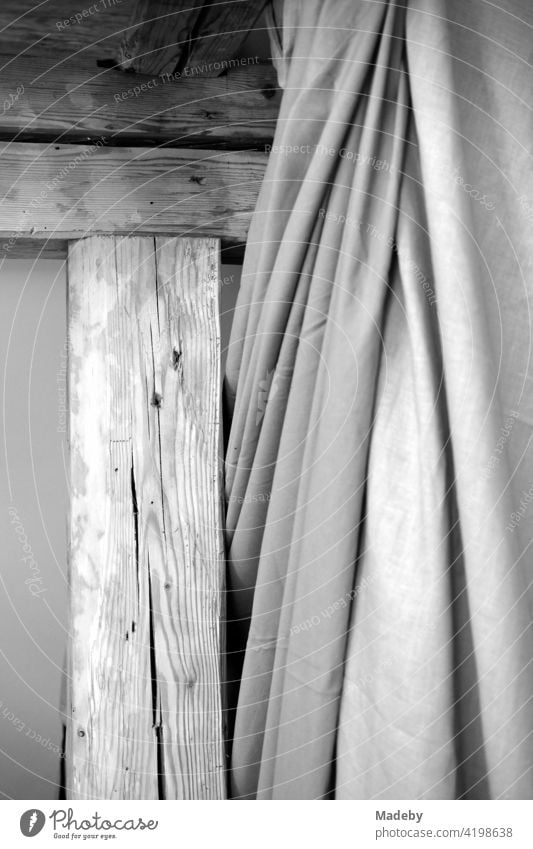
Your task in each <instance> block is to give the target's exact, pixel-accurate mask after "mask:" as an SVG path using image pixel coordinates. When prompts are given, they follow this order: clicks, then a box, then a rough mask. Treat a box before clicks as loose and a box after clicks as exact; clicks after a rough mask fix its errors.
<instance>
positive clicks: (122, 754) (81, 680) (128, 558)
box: [67, 236, 224, 799]
mask: <svg viewBox="0 0 533 849" xmlns="http://www.w3.org/2000/svg"><path fill="white" fill-rule="evenodd" d="M68 279H69V333H70V340H69V341H70V348H69V356H70V364H69V393H70V448H71V513H70V577H71V632H72V637H71V655H72V656H71V673H72V682H71V696H72V698H71V701H72V718H71V723H70V729H69V736H68V770H67V795H68V797H69V798H93V799H114V798H119V799H157V798H166V799H189V798H195V799H219V798H223V797H224V771H223V740H222V717H221V700H220V610H221V594H222V580H223V574H222V564H223V555H222V532H221V519H220V492H221V487H220V472H219V470H220V464H219V347H220V345H219V331H218V305H217V298H218V279H219V243H218V241H217V240H214V239H179V238H169V239H165V238H160V237H158V238H155V239H153V238H150V237H142V238H126V239H121V238H119V237H112V236H104V237H102V236H93V237H91V238H89V239H86V240H81V241H78V242H73V243H71V245H70V248H69V258H68Z"/></svg>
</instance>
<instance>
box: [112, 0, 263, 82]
mask: <svg viewBox="0 0 533 849" xmlns="http://www.w3.org/2000/svg"><path fill="white" fill-rule="evenodd" d="M265 6H266V0H225V2H224V0H217V2H207V3H206V2H205V0H155V2H154V0H137V3H136V6H135V9H134V11H133V15H132V19H131V22H130V27H129V28H128V29H127V30H126V32H125V34H124V37H123V39H122V41H121V45H120V49H119V56H118V60H119V64H120V66H121V68H123V70H134V71H136V72H137V73H142V74H161V73H172V72H173V71H175V70H181V69H184V68H193V67H195V68H197V69H200V68H201V73H203V74H206V75H207V76H218V75H219V74H220V73H221V72H222V70H223V68H221V67H218V68H217V67H215V66H216V65H220V64H221V63H223V62H227V61H228V60H230V59H232V58H233V57H235V56H236V55H237V53H238V51H239V48H240V46H241V44H242V43H243V41H244V40H245V39H246V36H247V35H248V32H249V31H250V29H251V28H252V27H253V25H254V24H255V22H256V20H257V18H258V17H259V15H260V14H261V12H262V11H263V9H264V7H265Z"/></svg>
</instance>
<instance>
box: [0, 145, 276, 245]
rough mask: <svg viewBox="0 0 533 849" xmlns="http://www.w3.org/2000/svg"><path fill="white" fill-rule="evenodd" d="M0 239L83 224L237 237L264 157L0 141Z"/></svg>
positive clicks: (70, 233) (69, 230) (89, 230)
mask: <svg viewBox="0 0 533 849" xmlns="http://www.w3.org/2000/svg"><path fill="white" fill-rule="evenodd" d="M0 159H1V161H2V169H0V197H1V198H2V203H1V204H0V242H1V243H2V244H7V243H8V242H12V243H13V244H12V248H11V252H10V255H11V256H12V257H14V256H15V255H16V243H17V238H18V237H21V238H27V237H29V236H32V237H33V238H35V239H49V240H52V241H62V240H65V239H73V238H79V237H82V236H87V235H91V234H98V233H101V234H104V233H114V234H117V235H119V234H120V235H143V234H165V233H166V234H169V235H190V236H204V235H205V236H214V237H217V238H221V239H222V242H223V245H224V246H225V247H227V246H232V245H241V244H243V243H244V242H245V241H246V235H247V232H248V226H249V222H250V217H251V214H252V212H253V209H254V207H255V203H256V199H257V195H258V192H259V188H260V185H261V181H262V178H263V175H264V171H265V167H266V159H267V155H266V154H263V153H257V152H246V151H234V152H225V151H224V152H222V151H197V150H174V149H166V148H165V149H162V150H157V149H144V148H133V149H129V148H108V147H106V146H104V145H100V146H97V145H92V146H83V145H75V146H74V145H53V146H51V145H50V146H47V145H33V144H24V143H20V144H19V143H4V144H0Z"/></svg>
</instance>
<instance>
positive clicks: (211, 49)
mask: <svg viewBox="0 0 533 849" xmlns="http://www.w3.org/2000/svg"><path fill="white" fill-rule="evenodd" d="M265 6H266V0H245V2H242V0H228V2H226V3H220V2H218V3H206V4H205V5H204V8H203V11H202V16H201V18H200V22H199V25H198V27H197V30H196V33H195V36H194V38H193V39H192V40H191V43H190V48H189V53H188V55H187V57H186V63H187V65H188V66H189V67H190V68H196V69H198V70H199V71H201V73H202V74H205V75H206V76H211V77H216V76H218V75H219V74H220V73H221V67H222V68H223V67H224V63H226V62H227V61H228V60H230V59H231V58H232V57H236V56H237V55H238V52H239V48H240V47H241V45H242V43H243V41H244V40H245V39H246V37H247V35H248V33H249V31H250V30H251V29H252V27H253V26H254V24H255V23H256V21H257V19H258V18H259V16H260V14H261V12H262V11H263V9H264V8H265Z"/></svg>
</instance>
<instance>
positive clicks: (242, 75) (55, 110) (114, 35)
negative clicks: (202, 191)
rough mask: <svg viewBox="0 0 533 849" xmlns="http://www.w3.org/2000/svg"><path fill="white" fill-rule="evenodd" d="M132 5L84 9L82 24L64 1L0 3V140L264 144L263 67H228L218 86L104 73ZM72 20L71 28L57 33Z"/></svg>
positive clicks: (269, 74) (271, 84)
mask: <svg viewBox="0 0 533 849" xmlns="http://www.w3.org/2000/svg"><path fill="white" fill-rule="evenodd" d="M134 5H135V4H134V3H133V2H132V0H122V2H121V3H120V4H116V5H111V4H110V5H106V6H105V8H100V7H99V6H98V5H97V4H96V7H95V5H94V4H93V6H90V4H89V6H87V7H85V9H86V10H87V9H88V8H89V7H90V8H93V9H94V8H96V9H97V11H96V12H94V13H92V14H87V16H86V17H83V8H82V9H78V8H74V7H73V6H72V3H70V2H69V0H47V2H46V3H39V4H37V5H36V4H35V3H32V2H30V0H2V3H1V4H0V74H1V79H2V95H3V97H2V100H1V101H0V139H3V140H10V139H14V138H16V140H18V141H63V142H67V141H76V142H79V141H90V140H92V139H96V138H100V137H102V136H103V137H105V138H106V140H107V142H108V143H109V144H135V145H143V144H144V145H146V146H148V145H150V144H152V143H165V144H172V145H176V146H196V145H204V146H206V145H211V146H212V147H218V146H225V147H231V148H233V149H237V148H244V147H254V146H260V145H264V144H268V143H270V141H271V140H272V137H273V132H274V128H275V121H276V117H277V113H278V110H279V99H280V95H279V92H278V91H277V89H276V78H275V75H274V72H273V70H272V68H271V67H270V66H268V65H259V64H252V63H248V64H246V65H243V66H238V65H237V64H236V63H228V64H227V65H225V68H226V69H227V71H228V73H227V75H225V76H224V77H223V78H221V79H218V80H209V79H203V78H201V77H199V76H198V75H197V74H196V73H195V74H194V75H193V76H190V75H189V76H188V75H187V74H186V73H183V74H180V75H179V76H176V77H175V79H171V80H169V79H168V78H166V77H164V78H161V77H159V76H158V75H157V74H156V75H154V74H152V75H151V76H150V77H149V78H148V77H146V76H144V75H140V74H135V73H128V74H124V73H123V72H122V71H120V70H118V69H117V68H116V67H114V66H115V65H116V62H117V57H118V52H119V45H120V42H121V40H122V39H123V38H124V37H125V35H126V34H127V33H128V32H129V29H128V28H129V25H130V17H131V14H132V9H133V8H134ZM187 5H188V7H191V6H192V3H188V4H187ZM155 6H156V4H154V3H151V4H150V7H154V8H155ZM150 7H149V8H150ZM221 8H222V7H221ZM152 14H153V13H152ZM75 15H78V16H80V15H81V20H80V21H79V22H77V21H76V19H75V18H74V22H70V23H69V24H68V25H66V23H65V21H68V20H69V18H73V17H74V16H75ZM174 17H176V16H174ZM224 58H225V59H231V58H232V57H231V56H228V55H226V56H225V57H224ZM217 73H219V71H217ZM143 85H144V88H142V86H143ZM21 89H22V91H21ZM139 89H140V92H139V91H138V90H139ZM17 92H18V93H17ZM4 99H6V100H4ZM4 103H7V105H8V108H4Z"/></svg>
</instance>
